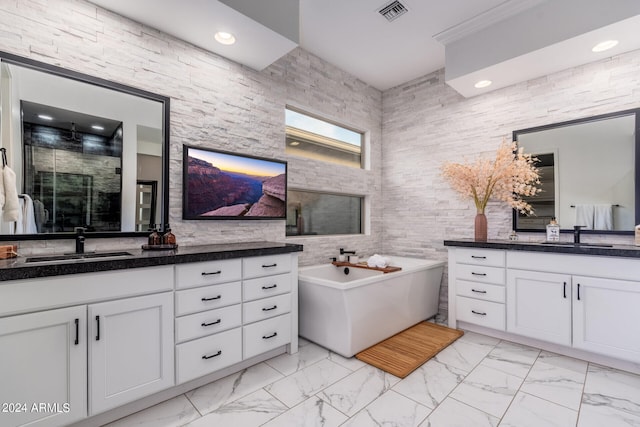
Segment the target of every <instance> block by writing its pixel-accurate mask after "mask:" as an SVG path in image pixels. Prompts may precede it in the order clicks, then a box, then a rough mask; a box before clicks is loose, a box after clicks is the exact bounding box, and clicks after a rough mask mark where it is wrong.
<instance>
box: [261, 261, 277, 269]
mask: <svg viewBox="0 0 640 427" xmlns="http://www.w3.org/2000/svg"><path fill="white" fill-rule="evenodd" d="M277 266H278V264H276V263H275V262H274V263H273V264H267V265H264V264H262V268H271V267H277Z"/></svg>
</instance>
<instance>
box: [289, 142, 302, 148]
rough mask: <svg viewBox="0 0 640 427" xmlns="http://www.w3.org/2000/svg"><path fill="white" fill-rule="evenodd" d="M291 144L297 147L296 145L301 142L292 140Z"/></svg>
mask: <svg viewBox="0 0 640 427" xmlns="http://www.w3.org/2000/svg"><path fill="white" fill-rule="evenodd" d="M289 145H291V146H293V147H295V146H296V145H300V143H299V142H298V141H291V142H290V143H289Z"/></svg>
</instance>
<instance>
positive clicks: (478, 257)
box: [471, 255, 487, 259]
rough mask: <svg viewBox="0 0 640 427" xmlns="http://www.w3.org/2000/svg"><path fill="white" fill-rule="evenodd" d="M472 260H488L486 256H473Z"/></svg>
mask: <svg viewBox="0 0 640 427" xmlns="http://www.w3.org/2000/svg"><path fill="white" fill-rule="evenodd" d="M471 258H474V259H487V257H486V256H478V255H471Z"/></svg>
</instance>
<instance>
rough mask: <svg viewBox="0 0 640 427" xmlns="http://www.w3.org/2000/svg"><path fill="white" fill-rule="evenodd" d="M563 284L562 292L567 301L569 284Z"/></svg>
mask: <svg viewBox="0 0 640 427" xmlns="http://www.w3.org/2000/svg"><path fill="white" fill-rule="evenodd" d="M562 284H563V288H562V292H563V295H564V298H565V299H567V282H562Z"/></svg>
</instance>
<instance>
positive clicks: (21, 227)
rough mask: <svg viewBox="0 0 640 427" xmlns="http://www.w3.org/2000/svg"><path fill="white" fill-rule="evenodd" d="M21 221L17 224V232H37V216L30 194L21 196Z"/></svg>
mask: <svg viewBox="0 0 640 427" xmlns="http://www.w3.org/2000/svg"><path fill="white" fill-rule="evenodd" d="M20 208H21V212H20V215H18V216H19V217H20V218H19V219H20V221H18V223H17V224H16V234H37V233H38V228H37V226H36V218H35V214H34V211H33V201H32V200H31V197H29V195H28V194H23V195H22V197H20Z"/></svg>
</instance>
